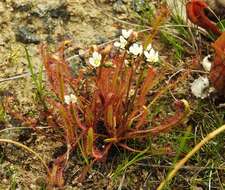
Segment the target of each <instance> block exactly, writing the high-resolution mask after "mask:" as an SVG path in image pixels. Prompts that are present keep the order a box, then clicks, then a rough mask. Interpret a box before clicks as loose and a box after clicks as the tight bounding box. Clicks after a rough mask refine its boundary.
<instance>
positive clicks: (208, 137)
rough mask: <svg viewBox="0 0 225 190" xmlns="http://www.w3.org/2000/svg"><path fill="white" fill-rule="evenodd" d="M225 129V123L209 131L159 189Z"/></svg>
mask: <svg viewBox="0 0 225 190" xmlns="http://www.w3.org/2000/svg"><path fill="white" fill-rule="evenodd" d="M223 131H225V125H222V126H221V127H219V128H218V129H216V130H214V131H213V132H211V133H209V134H208V135H207V136H206V137H205V138H204V139H202V141H201V142H200V143H198V144H197V145H196V146H195V147H194V148H193V149H192V150H191V151H190V152H189V153H188V154H187V155H186V156H185V157H184V158H183V159H182V160H180V161H179V162H178V163H177V164H176V165H175V167H174V169H173V170H172V171H171V172H170V173H169V174H168V175H167V177H166V179H165V180H163V181H162V182H161V184H160V185H159V187H158V188H157V190H162V189H163V187H164V186H165V185H166V184H167V183H168V182H169V181H170V180H171V179H172V178H173V177H174V176H175V175H176V173H177V172H178V170H179V169H180V168H182V167H183V166H184V164H185V163H186V162H187V161H188V160H189V159H190V158H191V157H192V156H193V155H194V154H195V153H196V152H197V151H199V150H200V148H201V147H202V146H204V145H205V144H206V143H208V142H209V141H210V140H212V139H213V138H215V137H216V136H217V135H219V134H220V133H222V132H223Z"/></svg>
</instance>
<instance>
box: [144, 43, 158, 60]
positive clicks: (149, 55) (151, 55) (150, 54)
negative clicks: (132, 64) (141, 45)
mask: <svg viewBox="0 0 225 190" xmlns="http://www.w3.org/2000/svg"><path fill="white" fill-rule="evenodd" d="M144 55H145V57H146V59H147V61H148V62H153V63H156V62H159V52H157V51H155V50H154V49H153V48H152V45H151V44H149V45H148V47H147V48H146V50H145V51H144Z"/></svg>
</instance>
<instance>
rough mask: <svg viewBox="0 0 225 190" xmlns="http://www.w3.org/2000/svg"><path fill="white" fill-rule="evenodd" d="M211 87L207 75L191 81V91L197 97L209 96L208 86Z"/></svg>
mask: <svg viewBox="0 0 225 190" xmlns="http://www.w3.org/2000/svg"><path fill="white" fill-rule="evenodd" d="M208 87H209V79H208V78H207V77H201V76H200V77H199V78H198V79H195V80H194V82H193V83H191V92H192V94H193V95H194V96H195V97H197V98H202V99H203V98H205V97H206V96H207V92H206V88H208Z"/></svg>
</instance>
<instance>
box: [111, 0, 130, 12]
mask: <svg viewBox="0 0 225 190" xmlns="http://www.w3.org/2000/svg"><path fill="white" fill-rule="evenodd" d="M113 11H115V13H118V14H121V13H126V11H127V8H126V6H125V5H124V4H123V2H122V1H121V0H117V1H116V2H115V3H113Z"/></svg>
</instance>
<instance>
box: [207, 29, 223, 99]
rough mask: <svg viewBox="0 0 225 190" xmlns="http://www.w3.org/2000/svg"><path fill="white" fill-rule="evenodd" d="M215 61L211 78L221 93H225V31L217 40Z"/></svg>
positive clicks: (214, 45)
mask: <svg viewBox="0 0 225 190" xmlns="http://www.w3.org/2000/svg"><path fill="white" fill-rule="evenodd" d="M213 47H214V49H215V51H216V55H215V59H214V63H213V66H212V69H211V71H210V80H211V82H212V84H213V86H214V87H215V88H216V89H217V91H218V92H219V93H220V94H223V95H225V32H223V34H222V35H221V36H220V37H219V38H218V39H217V40H216V41H215V43H214V44H213Z"/></svg>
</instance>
